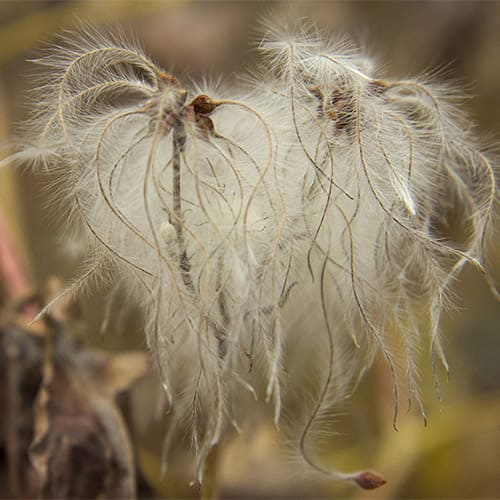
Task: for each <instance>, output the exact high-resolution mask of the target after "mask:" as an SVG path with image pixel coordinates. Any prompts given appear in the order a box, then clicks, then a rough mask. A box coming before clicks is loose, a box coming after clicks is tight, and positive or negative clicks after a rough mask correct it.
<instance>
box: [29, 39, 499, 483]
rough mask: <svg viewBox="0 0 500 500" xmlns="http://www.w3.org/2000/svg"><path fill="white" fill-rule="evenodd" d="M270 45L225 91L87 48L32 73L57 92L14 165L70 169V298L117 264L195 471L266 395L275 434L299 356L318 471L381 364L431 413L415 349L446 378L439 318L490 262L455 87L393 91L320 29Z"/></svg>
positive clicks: (471, 142)
mask: <svg viewBox="0 0 500 500" xmlns="http://www.w3.org/2000/svg"><path fill="white" fill-rule="evenodd" d="M260 49H261V51H262V52H263V53H264V56H263V61H264V72H263V74H262V76H261V77H260V78H259V82H258V83H255V84H254V85H255V87H254V89H252V90H253V91H252V92H250V93H249V94H248V95H243V94H240V95H238V92H234V94H233V95H231V96H230V97H229V96H226V97H224V96H218V97H217V98H215V97H214V96H213V95H211V93H210V92H209V90H208V89H203V88H196V89H190V88H187V87H185V86H183V85H182V84H181V83H180V82H179V81H178V80H177V79H176V78H175V77H174V76H172V75H170V74H169V73H167V72H165V71H163V70H161V69H160V68H158V67H157V66H156V65H155V64H154V63H153V62H152V61H151V60H150V59H149V58H148V57H147V56H146V55H145V54H144V53H143V52H142V51H141V50H139V49H138V48H137V47H133V46H129V45H127V44H125V43H123V42H119V41H116V40H115V41H110V40H107V39H106V38H105V37H102V36H100V35H95V34H93V33H92V34H87V35H85V36H84V37H83V39H82V40H81V41H78V42H75V43H74V44H73V45H71V46H70V47H69V48H64V49H62V48H60V49H57V50H55V51H54V52H53V53H52V54H51V55H49V56H47V57H46V58H43V59H41V60H40V61H39V62H40V63H41V64H43V65H44V66H45V67H46V69H47V71H48V80H47V82H48V83H46V84H45V85H43V87H42V92H41V93H40V96H41V97H40V99H39V104H38V108H37V109H38V111H36V112H35V113H34V116H33V119H32V121H31V122H30V123H29V126H28V129H29V133H30V141H31V143H32V145H31V148H26V149H25V150H24V151H22V152H20V153H19V154H20V157H21V158H24V157H26V156H28V157H31V158H32V159H33V160H37V159H39V158H38V156H40V158H41V159H42V163H43V165H44V166H45V168H46V169H49V170H51V171H54V172H55V173H57V174H58V176H59V178H60V182H59V181H58V184H59V188H58V189H62V192H63V193H64V195H65V197H66V198H67V199H69V202H70V205H71V207H72V214H73V215H74V220H75V221H77V224H78V226H79V228H80V230H81V233H82V235H83V236H84V238H85V239H86V242H87V245H88V248H89V251H88V254H89V255H90V256H91V257H92V259H93V260H92V263H91V265H90V266H89V269H88V271H87V272H86V273H85V274H84V275H83V276H82V277H81V279H80V280H78V281H77V282H76V283H75V285H74V288H79V287H81V286H82V285H83V284H85V282H86V281H89V280H93V279H94V278H95V277H96V276H99V275H101V274H102V273H104V272H105V271H106V274H107V273H110V274H111V275H114V276H117V277H118V280H117V281H118V282H119V283H120V286H124V285H125V286H126V288H127V289H128V290H131V291H132V296H133V299H134V300H136V301H137V302H139V303H141V304H142V305H143V308H144V311H145V318H146V328H145V329H146V333H147V340H148V345H149V347H150V349H151V351H152V354H153V356H154V358H155V359H156V365H157V367H158V370H159V374H160V377H161V379H162V382H163V386H164V388H165V392H166V395H167V398H168V400H169V404H170V405H171V406H172V414H171V420H172V424H171V426H170V428H171V429H175V425H180V424H182V423H183V422H186V421H188V422H189V426H190V428H191V433H192V441H193V446H194V449H195V453H196V457H197V463H198V467H199V471H201V470H202V465H203V461H204V459H205V458H206V456H207V454H208V452H209V451H210V449H211V447H212V446H214V445H215V444H216V443H217V442H218V441H219V439H220V437H221V435H222V432H223V431H224V429H225V428H226V427H227V426H228V425H229V424H230V423H231V422H233V421H234V419H235V415H236V414H238V410H237V408H238V405H242V404H243V400H245V398H246V396H244V394H247V393H248V391H250V392H252V393H254V394H256V393H258V392H259V391H258V387H259V384H262V382H263V383H264V388H263V397H264V398H265V399H266V400H268V401H271V400H272V401H273V404H274V415H275V419H276V422H278V420H279V416H280V411H281V404H282V400H283V391H285V393H286V394H290V393H291V392H293V391H294V390H295V389H294V387H300V386H304V385H305V384H306V382H307V380H305V377H307V376H309V375H308V374H310V373H311V371H310V370H309V371H308V370H303V368H302V366H301V363H305V362H307V363H309V364H310V365H312V366H314V367H315V368H313V369H312V371H313V372H314V373H315V374H316V376H315V381H314V383H313V384H312V385H313V386H314V387H313V389H312V391H313V394H314V397H315V403H314V404H313V405H312V407H311V408H310V411H309V413H308V417H307V418H306V420H305V423H304V425H303V426H302V429H301V431H300V432H299V434H298V436H299V439H298V441H299V449H300V451H301V454H302V456H303V457H304V458H305V460H306V461H308V462H309V463H310V464H311V465H312V466H313V467H314V468H316V469H318V470H324V469H323V468H322V467H321V466H319V465H318V464H317V463H316V462H315V461H314V460H313V459H312V458H310V454H309V452H308V450H307V441H308V437H309V434H310V433H311V432H313V431H314V430H315V425H316V422H317V421H319V420H321V417H322V414H323V412H324V411H325V410H328V409H330V408H331V407H332V406H335V405H337V404H339V403H341V402H342V401H343V400H344V399H345V398H347V397H348V395H349V394H350V393H351V392H352V391H353V390H354V388H355V386H356V385H357V383H358V382H359V380H360V379H361V377H362V376H363V375H364V374H365V372H366V370H367V369H368V368H369V366H370V364H371V363H372V361H373V359H374V357H375V356H376V355H377V354H381V355H382V356H383V358H384V359H385V361H386V363H387V366H388V368H389V371H390V374H391V377H392V382H393V387H394V398H395V408H396V411H395V418H396V414H397V406H398V400H399V392H400V386H401V384H406V386H407V388H408V390H409V392H410V394H411V395H412V397H413V398H414V399H415V400H416V401H417V403H418V405H419V407H420V409H421V411H422V413H423V414H424V409H423V403H422V400H421V396H420V392H419V378H418V368H417V366H416V353H417V351H418V350H419V349H420V348H422V346H426V345H427V346H429V347H430V349H431V351H432V353H433V359H434V357H435V356H437V357H439V358H441V360H442V361H443V363H445V364H446V361H445V359H444V355H443V351H442V348H441V345H440V335H439V315H440V312H441V310H442V308H443V306H444V304H445V298H446V293H447V290H448V288H449V286H450V285H451V284H452V282H453V279H454V277H455V276H456V275H457V273H458V271H459V270H460V269H461V268H462V267H463V265H464V264H465V263H466V262H471V263H473V264H474V265H476V266H478V267H480V264H479V263H480V261H481V260H482V258H483V256H482V253H483V246H484V240H485V237H486V236H487V233H488V231H489V224H490V219H491V216H492V210H493V204H494V201H495V196H496V187H495V176H494V174H493V170H492V166H491V164H490V162H489V160H488V159H487V157H486V156H485V155H484V154H483V153H482V152H481V150H480V149H479V147H478V145H477V142H476V140H475V138H474V136H473V134H472V133H471V131H470V127H469V126H468V125H467V123H468V122H467V121H464V117H463V116H462V114H461V113H460V112H459V111H457V110H456V108H455V107H454V105H453V102H452V101H453V99H450V98H449V96H448V90H447V89H446V87H439V86H437V85H435V84H430V83H425V82H422V81H419V80H391V79H386V78H383V75H380V74H378V73H377V71H376V65H375V63H374V62H373V61H372V60H371V59H369V58H366V57H364V56H363V55H361V54H359V53H358V51H357V50H355V49H353V48H352V47H350V46H349V45H348V44H347V43H346V42H342V43H340V44H337V45H336V44H331V43H326V42H324V41H323V40H321V39H320V38H319V37H318V36H314V37H312V36H311V35H309V34H308V32H307V30H302V32H301V33H299V35H296V34H290V33H276V32H269V34H268V35H267V36H266V39H265V40H264V42H263V43H262V44H261V45H260ZM37 152H40V154H39V155H38V154H37ZM454 203H457V204H459V205H460V206H461V207H462V210H463V213H464V233H465V234H466V236H465V237H464V238H462V239H460V240H453V239H452V237H451V235H450V234H448V233H447V228H446V222H447V213H448V212H449V211H450V209H451V208H453V207H452V206H451V205H452V204H454ZM423 315H427V321H423V320H422V317H423ZM394 331H395V332H397V333H395V334H394V335H393V336H392V337H391V335H390V334H389V332H394ZM284 353H287V355H286V356H285V354H284ZM249 372H250V373H249ZM284 373H288V375H287V376H286V377H285V376H284ZM302 374H304V375H302ZM254 386H255V388H254ZM327 472H328V474H330V475H331V477H334V478H337V479H344V480H351V481H354V482H356V483H358V484H359V485H361V486H363V487H370V485H371V486H372V487H374V485H379V483H377V481H376V480H374V477H372V476H366V475H363V474H357V473H354V474H344V473H340V472H334V471H327Z"/></svg>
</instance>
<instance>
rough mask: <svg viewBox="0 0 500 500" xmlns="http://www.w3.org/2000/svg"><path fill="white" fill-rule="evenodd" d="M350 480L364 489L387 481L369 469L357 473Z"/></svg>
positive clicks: (373, 487)
mask: <svg viewBox="0 0 500 500" xmlns="http://www.w3.org/2000/svg"><path fill="white" fill-rule="evenodd" d="M352 480H353V481H354V482H355V483H356V484H357V485H358V486H359V487H360V488H363V489H364V490H374V489H376V488H379V487H380V486H383V485H384V484H385V483H386V482H387V481H386V480H385V479H384V478H383V477H382V476H379V475H378V474H376V473H375V472H369V471H366V472H360V473H359V474H358V475H356V476H354V477H353V478H352Z"/></svg>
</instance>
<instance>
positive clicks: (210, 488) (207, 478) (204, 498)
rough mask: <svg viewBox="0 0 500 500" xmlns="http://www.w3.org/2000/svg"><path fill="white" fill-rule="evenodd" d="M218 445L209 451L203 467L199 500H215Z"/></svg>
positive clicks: (216, 493)
mask: <svg viewBox="0 0 500 500" xmlns="http://www.w3.org/2000/svg"><path fill="white" fill-rule="evenodd" d="M218 451H219V445H218V444H216V445H214V446H213V447H212V449H211V450H210V453H209V454H208V456H207V459H206V461H205V465H204V467H203V480H202V482H201V490H200V500H216V499H217V498H218V492H217V456H218Z"/></svg>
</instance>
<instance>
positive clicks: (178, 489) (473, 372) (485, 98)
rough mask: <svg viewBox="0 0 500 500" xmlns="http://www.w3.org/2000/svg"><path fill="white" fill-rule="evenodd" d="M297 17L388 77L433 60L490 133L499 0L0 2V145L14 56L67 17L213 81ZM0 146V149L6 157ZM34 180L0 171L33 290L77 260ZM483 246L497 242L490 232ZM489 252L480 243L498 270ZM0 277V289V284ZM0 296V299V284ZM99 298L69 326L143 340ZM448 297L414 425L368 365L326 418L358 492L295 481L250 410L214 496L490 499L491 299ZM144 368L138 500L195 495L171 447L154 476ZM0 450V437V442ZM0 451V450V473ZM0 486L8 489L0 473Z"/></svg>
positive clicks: (468, 291) (125, 342)
mask: <svg viewBox="0 0 500 500" xmlns="http://www.w3.org/2000/svg"><path fill="white" fill-rule="evenodd" d="M269 16H272V17H274V18H275V19H278V20H281V21H279V22H285V20H286V19H287V18H288V19H290V18H297V17H298V16H305V17H307V18H310V19H312V20H313V21H315V22H316V23H317V24H318V25H319V26H320V27H321V28H323V29H324V30H325V31H326V32H329V33H332V34H334V35H338V34H347V35H349V36H351V37H352V38H353V39H354V40H355V41H357V42H359V43H361V44H362V46H363V47H365V48H366V49H367V50H368V51H369V52H370V53H371V54H374V55H375V56H376V57H377V58H378V59H379V60H380V62H381V63H382V64H383V66H384V67H385V68H386V71H387V74H388V75H395V76H410V75H418V74H422V73H423V72H428V71H432V70H433V69H436V68H438V69H441V70H442V71H441V74H442V75H443V78H447V79H452V80H454V81H456V82H457V84H458V85H461V86H462V87H464V88H465V89H466V90H467V92H468V94H469V95H470V96H471V98H470V99H468V100H466V102H465V104H464V105H465V107H466V109H467V111H468V113H469V114H470V116H471V118H472V120H474V121H475V122H476V124H477V131H478V133H479V134H480V135H481V136H482V137H484V139H485V141H486V142H488V143H489V144H491V145H492V147H493V149H495V146H496V144H498V138H499V137H500V3H498V2H484V3H483V2H435V1H432V2H431V1H430V2H298V3H291V2H278V3H272V2H212V1H206V2H190V1H186V0H184V1H183V0H179V1H170V2H159V1H157V2H152V1H139V0H136V1H81V2H80V1H63V0H61V1H48V0H46V1H37V2H26V1H5V0H4V1H1V2H0V143H7V142H8V140H9V137H10V136H11V135H12V134H13V132H14V129H15V124H16V123H19V122H22V120H23V119H24V118H25V117H26V116H27V114H28V112H29V101H28V100H27V99H26V92H27V90H28V89H29V88H30V87H31V86H33V85H34V84H35V85H36V82H34V81H33V80H32V79H30V78H29V77H28V75H29V74H30V73H31V72H32V67H31V66H32V64H31V63H29V62H28V60H29V59H30V58H32V57H35V56H36V54H37V51H38V50H39V49H40V48H41V47H43V46H44V45H45V44H47V43H48V42H50V41H51V40H53V39H54V37H55V36H56V35H57V34H58V33H60V32H61V31H63V30H65V29H68V28H74V27H75V26H77V25H78V23H79V22H82V21H83V22H85V23H89V24H92V25H97V26H99V27H102V28H103V29H105V30H106V29H110V30H116V29H117V28H118V29H122V30H125V31H128V32H133V33H134V34H135V35H136V37H137V38H138V39H139V40H140V41H141V43H142V44H143V46H144V47H145V49H146V50H147V51H148V53H150V54H151V56H152V57H153V59H154V60H155V61H157V62H158V63H159V64H160V65H161V66H163V67H165V68H169V69H170V68H175V72H176V74H178V75H181V76H182V77H184V78H192V79H195V80H196V79H197V78H203V77H206V76H207V75H208V77H209V78H222V79H223V80H227V81H231V80H233V79H234V78H235V76H234V75H235V73H241V72H242V71H246V70H248V69H249V68H250V70H251V68H252V65H255V63H256V55H255V52H253V51H252V49H253V48H254V47H255V45H256V44H257V42H258V39H259V30H260V26H261V20H262V19H263V18H267V17H269ZM7 152H8V151H7V150H5V149H4V150H2V153H1V154H2V155H6V154H7ZM47 189H48V186H47V183H46V180H44V179H42V178H39V177H38V176H37V175H33V173H32V172H30V171H28V170H21V169H18V170H10V169H9V170H6V169H3V170H2V171H0V208H1V210H2V212H3V214H4V218H5V219H6V221H7V224H8V226H9V229H10V232H11V235H12V239H13V241H14V242H15V245H16V249H17V252H18V253H19V255H20V256H21V259H22V262H23V265H24V267H25V269H26V270H27V273H28V275H29V277H30V279H31V281H32V284H33V287H34V288H35V289H43V288H44V287H45V286H46V284H47V282H48V280H49V279H50V278H51V277H52V276H54V275H56V276H60V277H61V278H62V279H63V280H69V279H71V277H72V276H74V275H75V269H76V266H77V265H78V259H75V258H70V257H71V255H70V254H71V248H69V247H68V246H67V245H65V243H64V241H61V239H60V238H59V237H58V224H59V223H60V222H61V221H60V217H57V215H55V214H54V213H53V211H51V209H50V207H48V206H47V201H46V200H47ZM497 241H498V240H497ZM498 256H499V252H498V250H497V249H495V248H492V261H493V262H496V268H494V269H492V272H493V273H494V274H495V273H496V276H497V278H498V277H500V271H499V268H500V266H499V263H500V261H499V258H498ZM0 287H1V284H0ZM2 297H3V304H5V303H6V302H7V299H6V294H5V290H4V293H3V295H2ZM103 302H104V297H103V296H100V295H98V294H97V295H96V296H93V297H87V298H85V299H84V300H82V302H81V304H80V308H81V313H80V314H81V318H82V319H81V322H80V326H81V327H80V328H78V329H76V330H75V332H74V333H72V334H73V335H75V336H77V337H78V339H79V340H80V341H83V342H84V343H85V344H88V345H89V346H92V347H94V348H97V349H99V350H104V351H108V352H111V353H117V352H122V351H128V350H131V349H144V341H143V339H142V335H141V331H140V319H139V318H138V317H137V315H136V314H134V313H133V312H132V313H130V314H129V315H128V316H127V318H125V320H124V319H123V318H122V320H120V321H118V320H117V321H112V322H111V324H110V327H109V328H108V331H107V332H106V333H105V335H104V336H101V335H100V334H99V331H100V324H101V322H102V320H103V315H104V314H105V312H104V308H103V307H102V304H103ZM454 303H455V305H456V306H457V308H456V309H455V310H453V312H451V313H449V314H447V315H446V316H445V318H444V320H443V326H444V337H445V345H446V347H447V349H446V350H447V353H448V357H449V360H450V365H451V378H450V380H449V381H448V382H447V383H446V382H445V383H444V384H443V387H442V392H443V402H442V404H440V402H439V401H438V398H437V397H436V394H435V390H434V387H433V383H432V377H431V374H430V363H429V353H427V352H423V353H422V365H423V366H424V367H426V370H424V374H423V378H424V386H425V387H424V394H425V403H426V408H427V412H428V417H429V422H428V425H427V427H424V425H423V422H422V419H421V418H420V417H419V416H418V415H417V412H416V411H414V410H410V411H409V412H408V413H407V414H403V415H402V416H401V417H400V421H399V431H398V432H395V431H394V430H393V429H392V419H391V416H392V401H391V389H390V385H389V381H388V377H387V373H386V372H385V370H384V369H382V368H381V367H380V366H378V365H377V364H376V365H375V366H374V368H373V369H372V370H371V371H370V373H369V374H368V376H367V378H366V380H365V382H364V383H363V384H362V386H361V387H360V390H359V391H358V393H357V394H356V396H355V398H354V400H353V401H352V402H351V407H350V408H349V412H348V413H347V412H345V413H341V412H339V416H338V418H337V419H336V427H335V429H334V430H335V431H336V432H338V434H336V435H334V436H332V437H331V438H330V439H329V440H328V441H327V442H326V443H325V445H324V447H323V454H324V459H325V461H326V462H327V463H328V461H331V463H332V464H337V465H341V466H344V467H347V468H365V467H371V468H373V469H375V470H377V471H378V472H380V473H381V474H383V475H384V476H385V477H386V479H387V480H388V483H387V485H385V486H384V487H383V488H381V489H379V490H376V491H373V492H361V491H359V490H357V489H355V488H354V487H350V486H345V485H339V484H331V483H328V482H326V481H322V480H320V479H318V480H314V481H313V480H309V479H304V478H303V477H302V476H301V475H298V474H296V470H295V469H294V468H293V467H292V466H291V465H290V464H289V463H288V461H287V459H286V450H285V448H284V443H283V442H282V439H281V436H280V435H279V434H277V433H276V432H275V430H274V428H273V426H272V423H271V422H270V421H268V420H267V419H266V418H265V417H263V418H262V419H261V420H259V421H258V422H256V423H254V425H253V426H252V428H251V429H250V431H249V432H247V433H246V435H244V436H240V437H238V438H236V437H233V439H231V440H229V441H228V442H227V443H226V445H225V447H224V448H223V450H222V456H221V457H220V461H219V487H220V495H221V497H223V498H471V499H472V498H500V335H499V333H500V332H499V328H500V307H499V304H498V303H496V302H495V301H494V299H493V297H492V296H491V294H490V292H489V290H488V287H487V286H486V284H485V282H484V280H483V279H482V277H481V276H480V275H479V274H478V273H477V272H476V271H474V270H473V269H471V268H470V267H466V269H465V270H464V272H463V273H462V274H461V276H460V277H459V279H458V282H457V283H456V293H455V297H454ZM158 398H159V391H158V387H157V383H156V381H155V377H154V374H148V375H147V376H145V377H143V379H142V380H141V381H140V382H138V383H137V384H136V385H135V387H134V388H133V390H132V391H131V395H130V398H129V404H128V410H127V421H128V424H129V431H130V434H131V440H132V442H133V445H134V456H135V460H136V463H137V467H138V470H139V477H140V485H139V490H138V491H139V496H142V497H156V498H184V497H186V498H187V497H189V498H191V497H196V496H197V494H198V493H197V490H196V487H194V486H190V485H189V482H190V481H191V480H192V479H193V475H192V471H191V470H190V469H189V467H188V466H187V464H188V453H187V452H186V450H184V449H183V447H182V443H179V444H178V445H176V447H175V449H174V460H172V464H171V465H172V466H171V468H170V469H169V472H168V474H167V475H166V476H165V477H162V475H161V473H160V468H161V443H162V436H163V433H164V431H165V422H164V419H163V417H162V411H161V406H160V408H158V407H159V405H158V404H157V402H158ZM2 449H3V448H2ZM5 462H6V457H5V456H2V457H0V468H1V467H4V465H5ZM0 496H1V497H8V496H11V493H9V489H8V485H7V484H6V476H5V474H3V473H2V474H0Z"/></svg>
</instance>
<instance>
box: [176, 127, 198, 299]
mask: <svg viewBox="0 0 500 500" xmlns="http://www.w3.org/2000/svg"><path fill="white" fill-rule="evenodd" d="M172 141H173V152H172V196H173V205H174V206H173V209H174V220H173V221H172V224H173V226H174V228H175V232H176V235H177V242H178V245H179V265H180V268H181V274H182V280H183V281H184V284H185V285H186V287H187V288H188V290H190V291H193V290H194V286H193V280H192V279H191V274H190V271H191V265H190V263H189V259H188V256H187V252H186V245H185V242H184V235H183V232H182V226H183V215H182V204H181V203H182V201H181V198H182V197H181V193H182V191H181V152H182V151H183V150H184V143H185V141H186V133H185V130H184V124H183V123H182V122H179V123H178V124H176V126H175V127H174V129H173V131H172Z"/></svg>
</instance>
